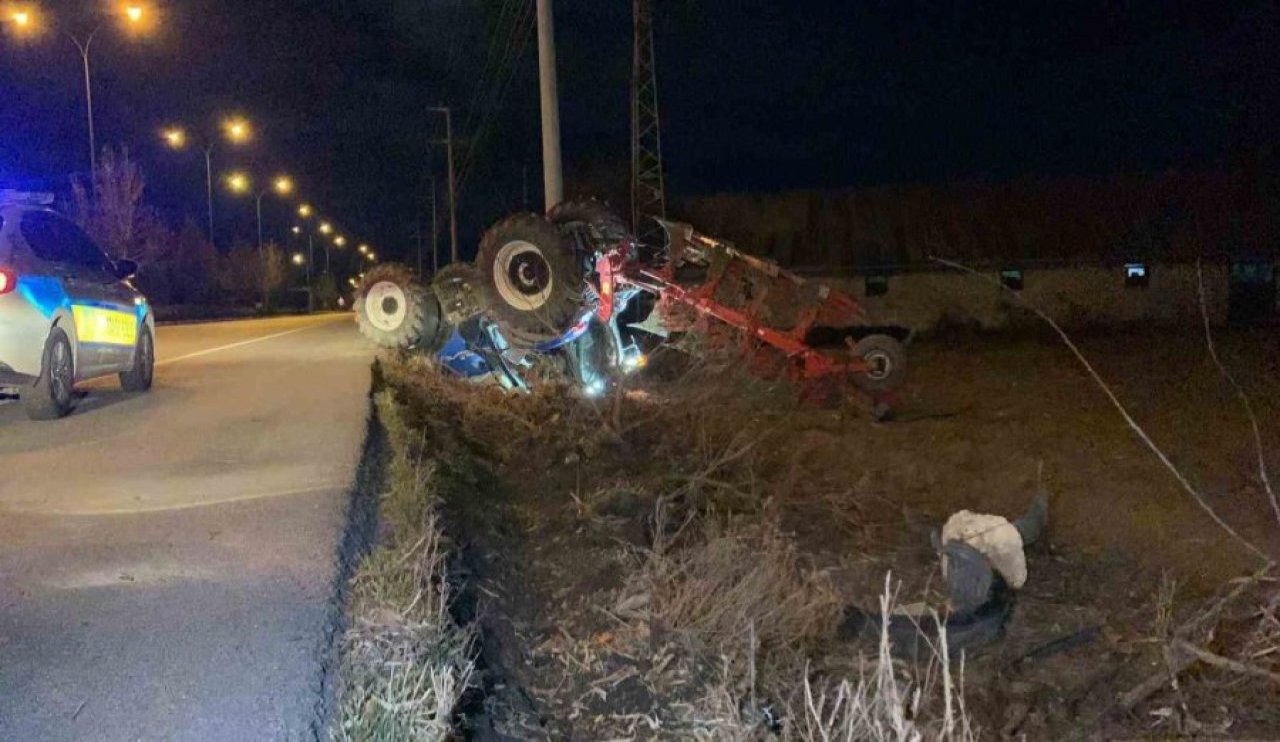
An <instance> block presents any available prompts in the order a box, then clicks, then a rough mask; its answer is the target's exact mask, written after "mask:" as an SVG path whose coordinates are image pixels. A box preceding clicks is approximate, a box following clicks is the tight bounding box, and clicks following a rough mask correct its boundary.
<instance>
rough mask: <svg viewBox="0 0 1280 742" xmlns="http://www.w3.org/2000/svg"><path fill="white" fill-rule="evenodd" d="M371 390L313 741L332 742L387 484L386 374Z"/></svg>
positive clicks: (324, 645)
mask: <svg viewBox="0 0 1280 742" xmlns="http://www.w3.org/2000/svg"><path fill="white" fill-rule="evenodd" d="M372 376H373V379H372V382H371V384H370V387H369V394H368V401H369V408H368V409H369V412H368V416H367V417H366V423H365V435H364V442H363V444H362V447H361V452H360V462H359V464H357V466H356V476H355V481H354V482H353V483H352V485H351V488H350V491H349V493H348V500H347V506H346V509H345V512H344V516H343V529H342V537H341V538H340V539H339V541H338V550H337V553H336V555H335V557H336V559H335V566H336V569H335V570H334V574H333V578H332V579H333V584H332V586H331V588H330V593H329V596H328V598H327V600H326V609H325V622H324V636H323V638H322V639H321V641H320V645H319V647H318V649H317V654H318V656H317V670H316V672H317V676H316V677H315V678H313V680H312V681H311V683H310V690H311V692H313V693H314V694H315V696H316V697H315V702H314V713H313V714H312V718H311V723H310V729H309V732H310V735H309V736H310V738H311V739H315V740H318V741H319V740H328V739H330V738H331V734H330V727H331V724H332V723H333V720H334V714H335V709H336V708H337V700H338V690H339V688H338V682H337V680H338V678H339V667H340V662H341V643H342V635H343V633H344V632H345V631H346V629H347V597H348V592H349V586H350V583H351V578H352V576H353V575H354V574H355V571H356V568H357V567H358V566H359V564H360V560H361V559H362V558H363V557H364V556H365V555H366V554H368V553H369V551H370V550H371V549H372V548H373V545H374V542H375V540H376V536H377V518H378V497H379V494H380V493H381V492H382V491H383V489H384V485H385V480H386V461H387V434H386V430H385V428H384V427H383V425H382V421H381V419H380V418H379V415H378V405H377V403H376V401H375V397H376V395H377V393H378V392H379V391H380V390H381V389H382V386H383V382H382V372H381V367H380V364H379V363H378V362H376V361H375V362H374V364H373V374H372Z"/></svg>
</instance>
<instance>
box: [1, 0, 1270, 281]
mask: <svg viewBox="0 0 1280 742" xmlns="http://www.w3.org/2000/svg"><path fill="white" fill-rule="evenodd" d="M526 2H527V4H526ZM654 3H655V5H657V6H658V7H657V8H656V10H655V23H656V34H657V39H656V44H657V53H658V56H659V60H658V66H659V81H658V84H659V94H660V104H661V107H662V114H663V144H664V156H665V158H666V170H667V173H668V177H669V194H670V195H671V196H672V197H675V198H679V197H681V196H688V195H693V194H697V193H706V192H711V191H724V190H751V191H770V190H779V189H786V188H808V187H844V186H859V185H874V184H888V183H902V182H944V181H951V180H966V179H995V180H1004V179H1011V178H1018V177H1028V176H1030V177H1053V176H1059V175H1083V176H1103V175H1108V174H1113V173H1140V172H1157V171H1165V170H1168V169H1170V168H1178V169H1221V168H1229V167H1234V166H1237V165H1239V164H1241V163H1258V162H1261V163H1264V165H1267V166H1274V163H1275V161H1276V160H1275V150H1274V145H1275V139H1276V136H1277V135H1276V131H1277V127H1276V123H1275V122H1276V121H1277V120H1278V119H1280V105H1278V100H1280V92H1278V91H1280V86H1278V84H1277V76H1278V74H1280V73H1278V72H1277V70H1280V44H1278V43H1277V42H1276V40H1277V39H1280V9H1278V6H1277V3H1275V2H1257V1H1255V2H1212V3H1209V2H1154V1H1150V2H1148V1H1142V0H1133V1H1131V2H1070V1H1068V2H1057V3H1047V2H1026V1H1025V0H1021V1H1017V2H981V3H979V2H956V3H917V2H904V1H895V0H882V1H879V2H849V1H846V2H836V1H832V0H796V1H791V2H783V1H782V0H774V1H772V2H745V1H744V2H709V1H703V2H696V1H692V0H690V1H688V2H674V1H672V0H654ZM531 5H532V0H522V1H520V2H516V1H515V0H482V1H480V0H477V1H475V2H464V1H463V0H348V1H347V2H325V1H322V0H310V1H301V0H300V1H298V2H269V1H260V2H242V1H240V0H221V1H218V0H185V1H183V2H176V1H171V2H169V3H168V4H167V5H165V6H163V7H162V13H163V15H162V28H163V32H162V33H160V34H159V35H157V36H156V37H154V38H151V39H149V40H146V41H130V40H127V39H126V38H124V37H123V36H122V35H121V34H119V33H116V32H115V29H114V28H111V27H109V28H104V30H103V31H102V32H101V34H100V36H99V38H98V39H97V40H96V41H95V42H94V45H95V46H94V51H93V62H94V94H95V113H96V117H97V132H98V141H99V144H100V145H101V144H107V143H126V144H128V145H129V146H130V149H131V151H132V152H133V154H134V156H135V157H136V159H138V160H139V162H140V163H141V165H142V168H143V171H144V174H145V176H146V178H147V182H148V191H147V198H148V200H149V201H150V202H151V203H153V204H154V205H156V206H157V207H159V208H160V209H161V211H162V213H163V214H164V215H165V217H166V219H168V220H170V221H171V222H177V221H178V220H180V219H181V218H182V217H183V216H184V215H189V216H191V217H193V218H195V219H196V220H197V222H198V223H202V222H200V221H199V220H200V219H203V213H204V212H203V198H204V192H203V187H204V186H203V182H204V181H203V178H204V172H203V161H202V157H201V156H200V155H199V154H198V152H195V151H189V152H187V153H174V152H170V151H168V150H165V149H164V148H162V147H161V146H159V141H158V139H157V136H156V132H157V131H158V129H159V127H161V126H162V125H164V124H166V123H171V122H185V123H188V124H189V125H191V126H192V128H193V129H195V130H197V131H199V130H200V129H203V130H205V131H209V132H212V131H213V130H214V126H215V123H216V121H217V115H218V113H219V112H223V111H239V112H242V113H243V114H244V115H245V116H247V117H249V118H250V119H251V120H253V121H254V122H255V123H256V124H257V129H258V137H257V140H256V142H255V144H254V145H253V146H252V147H251V148H250V149H248V150H243V151H242V150H234V151H233V150H230V149H228V148H225V147H224V148H222V149H221V150H220V151H218V152H217V153H216V165H217V166H218V170H220V171H225V170H227V169H230V168H231V167H232V166H244V167H250V168H255V169H258V170H260V171H263V172H268V171H275V170H277V169H285V170H288V171H289V172H290V173H292V174H293V175H294V176H295V177H296V179H297V180H298V181H299V184H300V187H301V189H302V192H303V194H304V196H305V198H306V199H307V200H309V201H311V202H312V203H314V204H315V205H316V206H317V208H318V209H320V210H321V212H322V213H323V214H324V215H326V216H328V217H331V218H333V219H334V220H335V221H336V222H338V223H339V224H341V225H342V228H343V229H344V230H345V231H346V232H347V233H348V234H349V235H351V236H352V237H353V238H356V239H359V240H364V241H368V242H370V243H372V244H374V245H375V247H376V248H377V249H378V250H379V251H380V252H381V253H383V254H384V255H388V256H395V255H396V254H399V255H401V256H407V255H408V254H409V253H410V252H411V251H412V249H413V243H414V235H415V223H416V222H417V221H418V220H420V219H421V220H423V221H424V222H426V220H429V211H428V206H427V204H428V201H427V177H428V173H429V172H430V170H431V169H432V168H434V170H435V171H436V172H437V173H439V174H442V173H443V172H444V159H443V151H442V150H441V149H439V148H437V149H436V152H435V156H434V157H432V156H431V155H430V154H429V142H430V141H431V140H433V139H437V138H440V137H442V136H443V126H442V122H441V121H440V119H439V117H438V116H437V115H433V114H431V113H430V112H428V111H427V110H426V108H427V107H428V106H432V105H439V104H448V105H452V106H454V107H455V108H456V109H457V111H456V113H455V133H456V134H457V136H458V137H459V139H460V140H461V143H460V145H461V146H460V149H459V162H460V163H462V162H463V161H469V166H468V167H467V168H466V176H465V177H466V179H465V182H464V184H463V192H462V196H461V207H462V217H463V219H462V226H461V230H460V234H461V238H462V243H463V245H464V247H463V250H464V253H466V252H470V250H471V249H473V245H474V243H475V241H476V238H477V237H478V234H479V231H480V229H481V228H482V227H483V226H484V225H485V224H486V223H488V222H490V221H492V220H494V219H495V218H497V217H499V216H500V215H502V214H503V213H505V212H507V211H510V210H514V209H518V208H520V207H521V205H522V202H523V200H524V194H525V187H524V186H525V182H526V179H525V177H524V176H525V172H526V169H527V173H528V177H527V183H528V198H529V202H530V204H531V205H532V206H535V207H536V206H537V205H539V204H540V203H541V171H540V160H539V151H540V150H539V144H538V108H537V80H536V42H535V40H534V39H533V34H532V31H531V29H530V28H529V26H528V25H523V26H522V25H521V24H520V21H521V20H522V19H524V18H528V17H529V16H528V15H526V12H525V10H524V9H525V8H527V7H530V6H531ZM98 7H100V6H99V5H98V4H97V2H96V0H83V1H76V0H62V1H61V2H58V3H45V8H46V10H48V11H52V12H54V13H56V15H57V18H56V21H55V23H56V24H57V25H58V26H59V27H61V28H66V29H73V30H76V31H79V32H81V33H83V32H85V31H87V30H88V29H91V28H92V27H93V24H94V22H95V20H94V13H93V12H88V11H93V10H95V9H96V8H98ZM98 17H100V16H98ZM556 31H557V43H558V46H559V52H560V54H559V74H560V88H561V117H562V130H563V148H564V154H565V159H566V173H567V182H566V190H567V192H568V193H569V194H570V195H578V194H583V193H588V192H595V193H602V194H603V195H606V196H612V197H613V198H614V199H615V200H617V199H620V198H623V197H625V193H626V191H625V189H626V182H627V176H628V168H629V165H630V153H629V146H630V145H629V76H630V67H631V8H630V2H628V1H627V0H557V2H556ZM3 45H4V49H3V51H2V52H0V175H2V176H3V178H4V179H5V180H6V181H8V182H11V183H19V182H28V183H31V182H35V183H39V182H45V183H54V184H57V183H60V182H65V174H66V173H69V172H72V171H75V170H84V169H86V167H87V144H86V133H85V128H84V114H83V98H82V95H83V92H82V80H81V77H80V75H81V71H80V58H79V55H78V54H77V53H76V51H75V48H74V46H73V45H72V44H71V42H70V41H68V40H66V39H65V37H60V36H58V35H57V34H50V35H48V36H47V37H46V38H45V39H44V40H43V41H41V42H39V43H28V42H23V43H18V42H17V41H15V40H14V39H12V38H11V37H6V38H5V39H4V42H3ZM504 80H507V81H508V82H507V83H506V85H505V91H506V92H505V94H503V93H502V91H503V90H504V86H503V85H502V84H501V83H502V81H504ZM473 143H474V145H475V146H474V152H473V153H470V155H469V150H470V149H471V145H472V144H473ZM442 194H443V192H442ZM269 198H270V197H269ZM217 209H218V221H219V242H220V243H222V244H224V245H225V244H226V243H229V242H230V241H231V240H232V239H241V240H245V241H247V240H249V239H250V237H251V235H252V233H253V221H252V206H251V203H250V202H249V200H247V199H241V200H235V199H232V198H231V197H229V196H226V195H225V194H224V195H221V196H219V199H218V204H217ZM268 209H269V211H268V218H269V219H268V228H269V230H270V231H271V232H272V233H273V234H274V235H277V236H283V234H284V229H285V228H286V227H287V226H288V224H290V223H291V220H290V218H289V216H288V213H287V212H286V210H285V208H284V207H283V206H274V207H268ZM427 223H429V222H427ZM442 234H444V233H443V231H442Z"/></svg>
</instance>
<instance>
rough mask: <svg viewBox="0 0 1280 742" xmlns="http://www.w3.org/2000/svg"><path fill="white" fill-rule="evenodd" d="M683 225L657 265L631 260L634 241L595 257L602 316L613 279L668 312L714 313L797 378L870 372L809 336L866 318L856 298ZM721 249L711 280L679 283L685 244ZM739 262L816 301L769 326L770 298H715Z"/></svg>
mask: <svg viewBox="0 0 1280 742" xmlns="http://www.w3.org/2000/svg"><path fill="white" fill-rule="evenodd" d="M672 228H680V229H683V230H684V231H683V232H682V233H680V234H677V233H675V232H673V233H672V248H671V252H672V256H671V257H672V260H670V261H669V262H668V263H667V264H666V265H664V266H663V267H662V268H659V269H656V270H654V269H645V268H640V267H637V266H634V265H632V264H630V261H629V257H630V255H631V253H632V250H631V245H628V244H625V243H624V244H621V245H618V246H617V247H616V248H615V249H613V250H611V251H609V252H608V253H607V254H605V255H601V256H600V257H599V258H598V259H597V261H596V274H597V275H598V277H599V280H600V299H601V305H600V307H599V312H600V316H601V317H602V318H607V317H609V316H610V315H611V313H612V311H613V294H614V291H615V288H616V287H615V285H614V284H615V283H618V284H624V283H625V284H630V285H633V286H636V287H639V288H641V289H643V290H645V291H648V292H650V293H652V294H655V295H656V296H658V297H659V303H660V307H659V309H658V310H656V311H664V310H666V309H669V307H671V306H672V305H677V304H678V305H683V306H686V307H689V308H690V309H693V310H694V311H696V312H697V313H698V314H699V315H701V316H705V317H712V318H715V319H717V320H719V321H721V322H724V323H726V324H728V325H730V326H732V327H735V328H737V329H738V330H740V331H742V332H743V334H744V337H745V338H753V339H755V340H759V341H760V342H763V343H764V344H766V345H769V346H770V347H773V348H775V349H777V350H778V351H780V352H781V353H782V354H783V355H784V356H785V357H786V358H787V361H788V364H787V368H788V371H789V374H790V375H791V376H792V378H793V379H795V380H798V381H813V380H818V379H825V378H829V377H832V376H837V375H842V374H856V373H862V372H865V371H866V370H867V364H866V363H865V362H863V361H862V360H861V359H859V358H853V357H850V356H846V357H844V358H841V357H838V356H832V355H829V354H826V353H823V352H821V351H819V350H817V349H816V348H813V347H812V346H810V345H808V344H807V343H806V342H805V338H806V337H807V336H808V334H809V331H810V330H811V329H813V328H814V327H816V326H824V327H848V326H852V325H855V324H858V323H859V322H861V321H864V320H865V317H866V315H865V312H864V311H863V309H862V307H861V306H860V305H859V304H858V302H857V301H855V300H854V298H853V297H851V296H849V295H848V294H845V293H844V292H841V291H837V290H835V289H832V288H830V287H828V286H825V285H814V284H810V283H809V282H807V281H805V279H803V278H801V277H800V276H798V275H796V274H794V273H791V272H790V271H787V270H784V269H783V268H781V267H780V266H778V265H777V264H776V263H771V262H769V261H766V260H761V259H760V258H757V257H754V256H752V255H746V254H744V253H742V252H740V251H738V250H737V249H736V248H734V247H733V246H732V245H729V244H727V243H724V242H720V241H718V240H715V239H712V238H710V237H706V236H705V235H701V234H698V233H697V232H694V231H693V230H692V228H687V227H684V226H683V225H669V226H668V230H669V231H671V229H672ZM687 247H692V248H693V249H694V250H695V251H696V250H708V251H718V252H719V253H720V255H721V256H722V257H723V258H727V260H726V261H725V265H726V269H725V270H722V271H720V273H719V275H717V276H714V277H712V278H711V280H709V281H708V282H706V283H704V284H702V285H701V286H698V287H695V288H688V287H685V286H681V285H679V284H678V283H676V282H675V280H674V276H675V271H676V266H677V265H678V264H679V263H680V262H681V260H682V257H683V252H684V250H685V248H687ZM733 261H737V262H738V263H740V264H742V265H744V266H745V267H746V269H748V270H751V271H754V272H756V273H757V274H760V275H764V276H766V277H768V278H770V279H773V280H777V281H787V282H790V283H791V284H794V286H795V287H796V288H797V289H801V288H812V289H813V297H814V298H815V299H816V301H813V302H809V303H808V305H807V306H805V307H804V308H803V309H802V310H801V311H800V313H799V316H798V318H797V322H796V323H795V325H794V326H792V327H790V328H787V329H780V328H776V327H771V326H769V325H767V324H766V323H764V322H763V321H762V320H761V318H760V311H761V309H762V307H763V305H764V300H765V298H766V296H767V293H768V292H767V289H766V291H764V292H762V293H761V294H760V296H758V297H757V299H756V300H755V301H753V302H752V303H751V306H750V307H748V308H747V309H746V310H745V311H744V310H741V309H734V308H733V307H729V306H726V305H725V304H723V303H721V302H718V301H716V300H715V298H714V297H715V295H716V291H717V289H718V288H719V286H720V282H721V280H722V279H723V278H724V276H725V275H726V274H727V273H728V270H727V265H728V263H730V262H733Z"/></svg>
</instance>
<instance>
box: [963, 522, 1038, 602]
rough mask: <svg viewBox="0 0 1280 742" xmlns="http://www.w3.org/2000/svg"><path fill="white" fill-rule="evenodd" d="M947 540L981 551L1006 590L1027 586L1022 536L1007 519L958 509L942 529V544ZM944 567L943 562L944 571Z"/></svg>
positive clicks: (1025, 557)
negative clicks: (1002, 581)
mask: <svg viewBox="0 0 1280 742" xmlns="http://www.w3.org/2000/svg"><path fill="white" fill-rule="evenodd" d="M948 541H963V542H964V543H966V544H968V545H970V546H972V547H973V548H974V549H977V550H978V551H979V552H981V553H982V555H983V556H985V557H986V558H987V561H989V562H991V566H992V568H993V569H995V570H996V571H997V572H999V573H1000V576H1001V577H1003V578H1004V581H1005V582H1007V583H1009V587H1011V588H1014V589H1015V590H1016V589H1018V588H1021V587H1022V586H1023V585H1025V584H1026V583H1027V556H1026V554H1025V553H1024V552H1023V549H1022V535H1021V534H1019V533H1018V529H1017V528H1014V527H1013V524H1012V523H1010V522H1009V521H1008V519H1006V518H1004V517H1002V516H999V515H987V514H985V513H973V512H970V511H968V510H961V511H960V512H958V513H956V514H955V515H952V516H951V517H950V518H948V519H947V522H946V525H944V526H942V543H944V544H945V543H947V542H948ZM946 568H947V565H946V562H945V561H944V562H943V565H942V569H943V571H944V572H945V570H946Z"/></svg>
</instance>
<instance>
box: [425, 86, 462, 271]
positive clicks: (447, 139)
mask: <svg viewBox="0 0 1280 742" xmlns="http://www.w3.org/2000/svg"><path fill="white" fill-rule="evenodd" d="M431 110H432V111H436V112H439V113H443V114H444V143H445V146H446V147H447V148H448V154H449V158H448V159H449V258H450V260H449V262H450V264H452V263H456V262H458V191H457V182H456V181H455V180H454V177H453V113H452V110H451V109H450V108H449V106H433V107H432V108H431ZM437 143H439V142H437Z"/></svg>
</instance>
